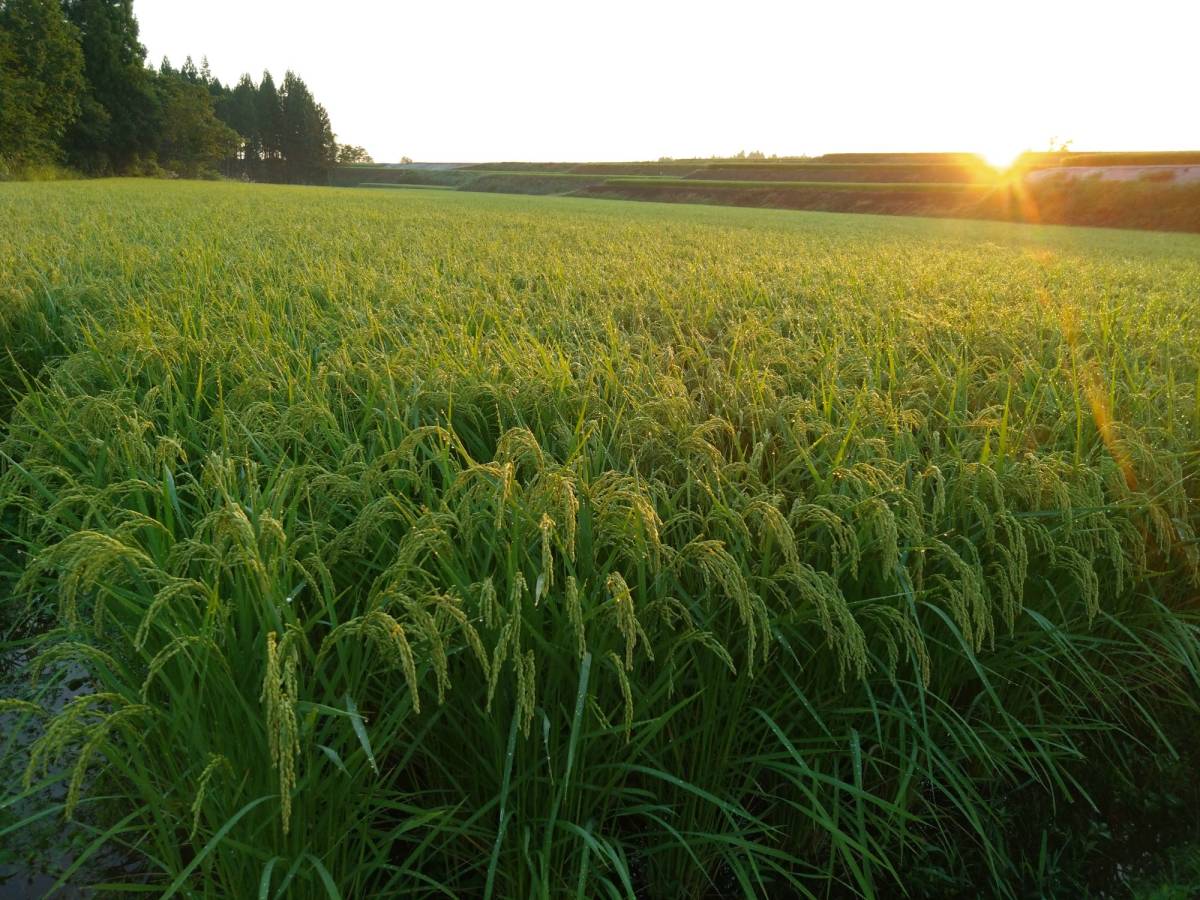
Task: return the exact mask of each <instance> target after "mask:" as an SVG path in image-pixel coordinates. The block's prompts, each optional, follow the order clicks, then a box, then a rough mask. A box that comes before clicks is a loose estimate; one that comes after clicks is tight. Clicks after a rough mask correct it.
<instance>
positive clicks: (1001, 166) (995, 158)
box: [979, 144, 1028, 172]
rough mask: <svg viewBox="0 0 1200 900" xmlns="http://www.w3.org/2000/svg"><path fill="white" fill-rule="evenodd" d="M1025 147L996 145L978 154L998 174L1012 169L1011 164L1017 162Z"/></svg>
mask: <svg viewBox="0 0 1200 900" xmlns="http://www.w3.org/2000/svg"><path fill="white" fill-rule="evenodd" d="M1027 149H1028V148H1027V147H1018V146H1017V145H1015V144H1007V145H1006V144H997V145H995V146H994V147H989V148H987V149H986V150H983V151H981V152H980V154H979V155H980V156H982V157H983V161H984V162H986V163H987V164H988V165H989V166H991V167H992V168H993V169H995V170H997V171H998V172H1007V171H1008V170H1009V169H1011V168H1012V167H1013V163H1015V162H1016V161H1017V157H1019V156H1020V155H1021V154H1022V153H1024V152H1025V151H1026V150H1027Z"/></svg>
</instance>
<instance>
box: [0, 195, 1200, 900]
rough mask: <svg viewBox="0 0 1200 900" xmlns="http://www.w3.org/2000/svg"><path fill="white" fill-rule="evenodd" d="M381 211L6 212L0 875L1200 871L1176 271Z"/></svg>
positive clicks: (182, 889)
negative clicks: (1176, 857) (1159, 865)
mask: <svg viewBox="0 0 1200 900" xmlns="http://www.w3.org/2000/svg"><path fill="white" fill-rule="evenodd" d="M523 174H524V175H528V174H529V173H523ZM487 177H498V178H506V177H512V176H508V175H497V176H487ZM639 183H640V182H639ZM431 186H432V187H437V185H431ZM377 187H379V185H370V186H369V187H368V188H364V189H347V190H337V189H332V188H320V187H283V186H266V185H248V184H241V183H234V182H225V183H206V182H182V181H178V182H169V181H165V180H151V179H144V180H94V181H78V182H63V183H54V184H17V183H5V184H0V222H3V223H4V227H3V228H0V301H2V302H0V336H2V338H3V347H4V349H5V351H6V352H5V354H4V355H3V356H2V357H0V384H3V386H4V388H5V391H4V396H3V404H2V405H0V663H2V665H0V685H3V686H4V688H5V693H4V694H3V695H0V838H2V840H0V872H4V873H7V872H8V871H10V869H9V867H11V866H12V865H13V864H14V863H17V864H19V863H20V862H21V860H23V859H29V860H32V861H33V862H35V863H37V864H38V865H40V866H42V867H44V868H47V869H49V870H50V873H51V874H50V877H51V878H52V879H57V880H58V881H59V882H60V884H62V885H65V886H68V887H69V888H70V889H71V890H80V891H85V892H86V891H88V890H90V889H94V892H95V893H97V894H102V895H116V896H124V895H129V894H136V895H140V896H156V897H161V896H166V895H171V896H176V897H182V896H188V897H214V898H218V897H219V898H226V897H228V898H243V897H261V896H267V897H276V896H278V897H287V898H301V900H308V898H330V897H342V898H364V897H422V898H432V897H464V898H488V897H491V898H495V900H499V898H521V900H523V898H559V897H569V898H575V900H591V898H598V897H603V898H607V897H611V898H623V900H640V898H675V897H680V898H709V897H712V898H724V897H739V898H740V897H762V898H791V897H847V896H848V897H897V896H904V895H911V896H922V897H978V896H983V897H1001V898H1013V900H1017V898H1024V897H1040V896H1066V897H1084V896H1089V895H1090V896H1101V895H1104V896H1117V895H1123V893H1128V892H1127V891H1124V890H1123V886H1124V885H1125V884H1126V882H1127V879H1128V877H1129V873H1130V871H1131V869H1130V868H1129V867H1130V865H1133V864H1136V865H1138V866H1141V865H1144V855H1143V852H1142V851H1143V849H1144V848H1149V849H1148V850H1147V852H1153V853H1160V854H1161V850H1162V847H1163V846H1164V844H1165V843H1168V842H1178V845H1179V846H1181V847H1182V846H1190V847H1194V846H1196V844H1195V843H1194V842H1193V843H1192V844H1190V845H1185V844H1184V843H1183V841H1182V837H1181V836H1182V835H1184V834H1185V833H1189V834H1190V833H1192V832H1195V831H1196V830H1197V829H1198V822H1197V817H1196V815H1195V810H1196V804H1197V803H1200V789H1198V787H1197V784H1196V779H1195V772H1196V767H1197V765H1200V748H1197V743H1196V741H1195V736H1196V734H1197V733H1198V729H1200V608H1198V607H1197V604H1196V597H1197V591H1198V590H1200V552H1198V549H1200V543H1198V534H1200V532H1198V529H1200V502H1198V500H1197V497H1198V491H1197V484H1198V483H1200V304H1198V303H1197V302H1196V301H1197V297H1200V236H1188V235H1168V234H1152V233H1131V232H1121V231H1114V230H1109V231H1100V230H1088V229H1076V228H1049V227H1034V226H1022V225H1010V224H1005V223H995V222H992V223H988V222H973V221H962V220H931V219H909V218H901V217H891V218H885V217H876V216H869V215H862V216H849V215H845V216H843V215H830V214H820V213H807V212H788V211H782V210H748V209H736V208H730V207H716V206H686V205H683V204H675V205H663V204H657V203H626V202H611V201H609V202H603V201H597V200H594V199H582V198H562V197H515V196H501V195H485V194H480V193H471V192H466V191H452V190H438V191H436V192H434V191H424V190H379V189H371V188H377ZM422 187H427V186H422ZM718 190H719V188H718ZM830 193H833V192H830ZM841 193H842V194H852V193H856V189H853V188H851V189H844V190H842V192H841ZM861 193H866V192H861ZM1098 823H1110V824H1105V825H1103V826H1101V825H1100V824H1098ZM1137 829H1144V830H1145V831H1146V832H1147V833H1149V834H1151V835H1152V836H1153V841H1154V842H1152V843H1146V844H1145V845H1142V844H1140V843H1137V842H1135V841H1134V839H1133V838H1134V837H1136V836H1137V835H1140V834H1141V833H1142V832H1141V831H1139V830H1137ZM1131 835H1132V837H1131ZM102 855H103V858H102ZM114 857H115V863H114V864H112V865H107V864H106V861H107V862H112V861H113V858H114ZM1186 862H1187V860H1186V859H1182V857H1181V862H1180V863H1179V866H1180V871H1181V872H1182V871H1184V867H1185V863H1186ZM4 877H6V878H7V874H5V875H4ZM97 882H98V884H97Z"/></svg>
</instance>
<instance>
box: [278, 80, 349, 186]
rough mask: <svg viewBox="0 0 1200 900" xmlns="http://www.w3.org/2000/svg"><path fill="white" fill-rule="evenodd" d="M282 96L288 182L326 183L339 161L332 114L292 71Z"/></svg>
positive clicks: (283, 134)
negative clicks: (330, 121) (335, 163)
mask: <svg viewBox="0 0 1200 900" xmlns="http://www.w3.org/2000/svg"><path fill="white" fill-rule="evenodd" d="M280 96H281V97H282V100H283V105H282V109H283V130H282V141H281V145H280V150H281V151H282V154H283V158H284V160H285V172H286V174H287V180H288V181H290V182H293V183H296V182H312V181H323V180H325V178H326V176H327V172H328V169H329V166H330V165H332V164H333V163H334V162H335V161H336V159H337V144H336V142H335V140H334V135H333V129H332V128H331V127H330V124H329V115H328V113H326V112H325V108H324V107H323V106H321V105H320V104H319V103H317V102H316V100H315V99H313V95H312V93H311V92H310V91H309V89H308V85H306V84H305V83H304V80H303V79H302V78H301V77H300V76H299V75H297V74H296V73H295V72H291V71H289V72H288V73H287V74H286V75H285V76H284V79H283V90H282V91H281V93H280Z"/></svg>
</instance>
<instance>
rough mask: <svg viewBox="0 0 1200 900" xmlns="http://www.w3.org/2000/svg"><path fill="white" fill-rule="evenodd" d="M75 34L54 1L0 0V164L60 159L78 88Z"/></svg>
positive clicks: (80, 85)
mask: <svg viewBox="0 0 1200 900" xmlns="http://www.w3.org/2000/svg"><path fill="white" fill-rule="evenodd" d="M78 37H79V36H78V34H77V33H76V32H75V29H74V28H73V27H72V26H71V25H70V24H69V23H68V22H67V21H66V19H65V18H64V17H63V14H62V10H61V8H60V7H59V5H58V2H57V0H0V164H3V165H5V166H21V165H26V164H29V163H37V162H47V161H56V160H58V159H59V158H61V149H60V144H61V141H62V137H63V134H64V133H65V131H66V128H67V126H68V125H69V124H70V122H71V121H72V120H73V119H74V118H75V117H76V116H77V115H78V114H79V108H80V95H81V94H82V92H83V88H84V82H83V56H82V54H81V53H80V49H79V42H78Z"/></svg>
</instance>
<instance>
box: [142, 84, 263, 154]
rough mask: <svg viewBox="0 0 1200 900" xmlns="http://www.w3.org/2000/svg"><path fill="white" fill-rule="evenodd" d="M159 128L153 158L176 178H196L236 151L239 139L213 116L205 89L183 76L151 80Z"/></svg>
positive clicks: (207, 92) (240, 140) (208, 94)
mask: <svg viewBox="0 0 1200 900" xmlns="http://www.w3.org/2000/svg"><path fill="white" fill-rule="evenodd" d="M155 89H156V91H157V94H158V103H159V108H160V110H161V113H162V129H161V131H160V133H159V142H158V147H157V159H158V163H159V165H160V166H163V167H164V168H166V169H168V170H170V171H172V172H175V173H176V174H179V175H186V176H192V177H194V176H197V175H202V174H204V173H205V172H206V171H209V170H211V168H212V166H213V164H214V163H216V162H217V161H218V160H222V159H225V158H226V157H228V156H230V155H231V154H233V153H235V152H236V151H237V148H238V147H239V145H240V144H241V142H242V139H241V136H240V135H239V134H238V133H237V132H236V131H234V130H233V129H232V128H230V127H229V126H228V125H226V124H225V123H224V122H222V121H221V120H220V119H218V118H217V117H216V115H215V114H214V112H213V98H212V95H211V94H210V93H209V91H208V88H207V87H206V86H205V85H204V84H202V83H200V82H198V81H191V80H189V79H188V78H187V77H186V76H184V77H179V76H172V75H159V76H157V78H156V79H155Z"/></svg>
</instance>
